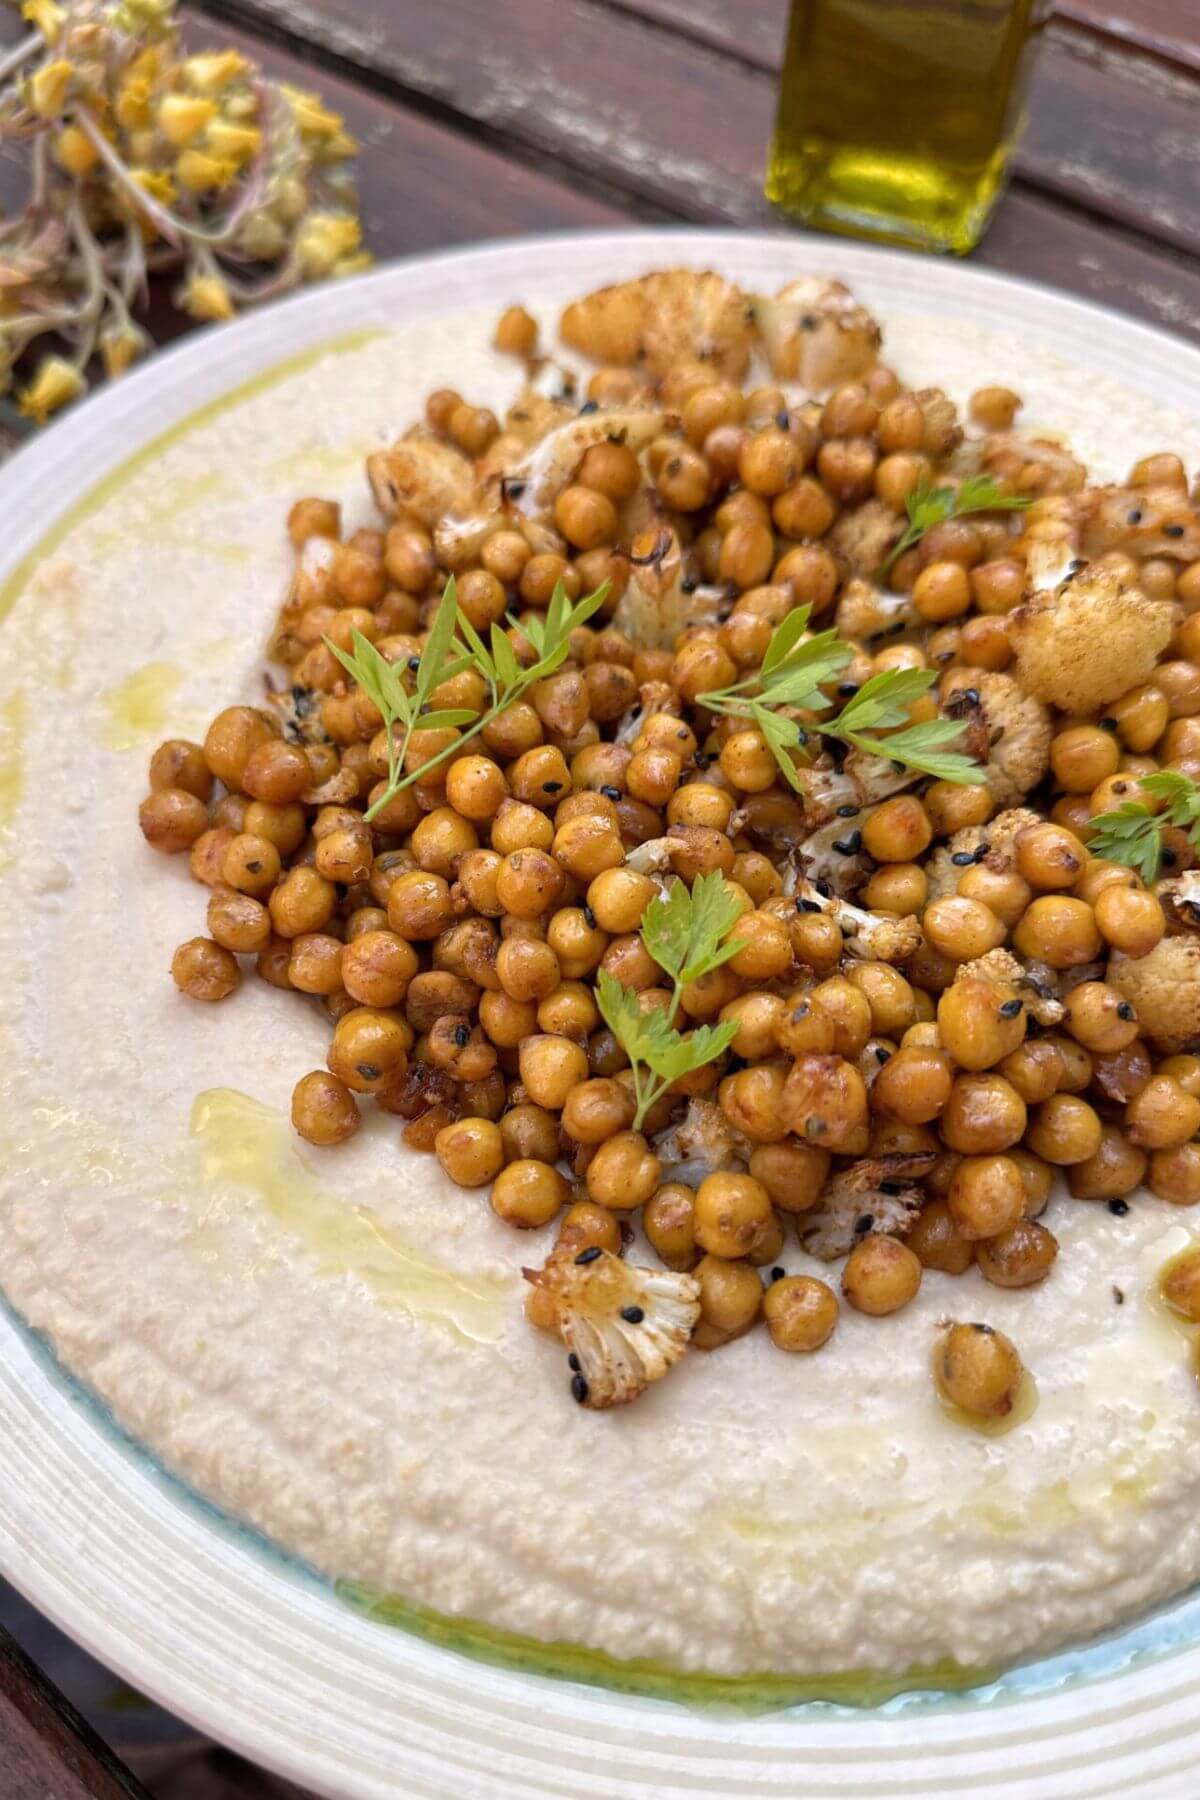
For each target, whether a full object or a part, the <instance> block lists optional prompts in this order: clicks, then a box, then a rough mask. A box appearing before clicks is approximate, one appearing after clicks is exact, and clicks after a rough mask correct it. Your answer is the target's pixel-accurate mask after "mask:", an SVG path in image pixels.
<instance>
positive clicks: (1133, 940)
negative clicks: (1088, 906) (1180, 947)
mask: <svg viewBox="0 0 1200 1800" xmlns="http://www.w3.org/2000/svg"><path fill="white" fill-rule="evenodd" d="M1093 910H1094V916H1095V920H1096V924H1097V926H1098V928H1099V932H1100V936H1101V937H1102V938H1103V939H1104V942H1105V943H1106V944H1109V945H1110V946H1111V947H1112V948H1113V949H1114V950H1121V951H1123V952H1124V954H1125V955H1126V956H1146V955H1148V954H1149V952H1150V951H1151V950H1153V948H1154V946H1155V945H1156V944H1157V943H1158V942H1159V940H1160V939H1161V938H1162V936H1163V933H1164V932H1165V931H1166V928H1167V922H1166V919H1165V917H1164V916H1163V909H1162V907H1161V905H1160V904H1159V902H1158V900H1157V899H1156V898H1155V896H1154V895H1153V894H1150V893H1147V892H1145V890H1143V889H1137V888H1127V887H1121V886H1118V885H1116V884H1114V885H1113V886H1111V887H1107V888H1105V889H1104V890H1103V892H1102V893H1100V894H1098V895H1097V897H1096V901H1095V906H1094V909H1093Z"/></svg>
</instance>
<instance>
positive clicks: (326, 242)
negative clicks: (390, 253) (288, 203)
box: [296, 212, 362, 281]
mask: <svg viewBox="0 0 1200 1800" xmlns="http://www.w3.org/2000/svg"><path fill="white" fill-rule="evenodd" d="M361 242H362V227H361V226H360V225H359V222H358V220H357V219H356V218H354V217H353V216H352V215H351V214H350V213H331V212H312V213H309V215H308V217H307V218H306V219H305V220H304V222H303V224H302V225H301V227H300V229H299V231H298V232H297V234H296V258H297V261H298V262H299V264H300V267H301V269H302V270H303V272H304V275H305V278H306V279H307V280H309V281H317V280H319V279H320V278H321V277H322V276H323V275H331V274H332V273H333V270H334V268H335V267H336V265H337V264H338V263H339V262H341V260H342V259H343V258H344V257H347V256H351V255H352V254H353V253H354V251H356V250H357V249H358V247H359V244H360V243H361Z"/></svg>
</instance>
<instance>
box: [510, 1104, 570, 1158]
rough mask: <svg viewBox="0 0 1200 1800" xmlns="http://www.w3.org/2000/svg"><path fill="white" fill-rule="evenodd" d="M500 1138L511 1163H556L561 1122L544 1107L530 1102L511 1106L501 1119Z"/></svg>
mask: <svg viewBox="0 0 1200 1800" xmlns="http://www.w3.org/2000/svg"><path fill="white" fill-rule="evenodd" d="M500 1136H501V1138H502V1139H503V1142H504V1155H505V1158H506V1160H507V1161H508V1162H548V1163H553V1162H554V1161H556V1160H557V1157H558V1120H557V1119H556V1118H554V1116H553V1115H552V1114H551V1113H548V1112H546V1110H545V1109H544V1107H541V1106H533V1105H531V1104H530V1103H529V1102H524V1103H523V1104H521V1105H519V1106H513V1107H510V1108H509V1110H508V1111H507V1112H506V1113H505V1114H504V1116H503V1117H502V1118H501V1120H500Z"/></svg>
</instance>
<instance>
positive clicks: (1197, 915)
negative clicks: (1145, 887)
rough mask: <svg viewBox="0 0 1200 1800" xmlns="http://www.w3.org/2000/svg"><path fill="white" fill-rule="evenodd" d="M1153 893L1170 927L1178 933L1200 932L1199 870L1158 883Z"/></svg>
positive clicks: (1190, 870)
mask: <svg viewBox="0 0 1200 1800" xmlns="http://www.w3.org/2000/svg"><path fill="white" fill-rule="evenodd" d="M1154 892H1155V893H1156V894H1157V896H1158V899H1159V903H1160V904H1161V906H1162V909H1163V911H1164V912H1165V913H1166V915H1167V917H1168V919H1170V921H1171V923H1172V925H1174V926H1176V927H1177V928H1178V929H1179V930H1180V931H1196V930H1200V869H1188V870H1187V872H1186V873H1185V874H1183V875H1172V876H1171V877H1170V879H1169V880H1167V881H1160V882H1159V884H1158V886H1157V887H1156V888H1155V890H1154Z"/></svg>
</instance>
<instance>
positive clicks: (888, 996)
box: [846, 962, 917, 1037]
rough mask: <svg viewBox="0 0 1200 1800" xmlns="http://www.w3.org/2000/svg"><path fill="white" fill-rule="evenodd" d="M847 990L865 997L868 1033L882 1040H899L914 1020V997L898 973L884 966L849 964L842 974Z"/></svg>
mask: <svg viewBox="0 0 1200 1800" xmlns="http://www.w3.org/2000/svg"><path fill="white" fill-rule="evenodd" d="M846 979H847V981H848V982H849V983H850V985H851V987H855V988H857V989H858V991H859V993H860V994H863V995H865V997H866V1001H867V1005H868V1006H869V1007H870V1009H871V1030H872V1031H873V1032H874V1033H876V1035H878V1036H882V1037H899V1036H900V1035H901V1033H902V1032H904V1031H907V1029H908V1027H909V1026H910V1025H911V1024H912V1023H913V1021H914V1020H915V1018H916V1016H917V1015H916V995H915V993H914V992H913V988H912V984H911V983H910V982H908V981H906V980H905V978H904V976H903V975H902V974H901V973H900V971H899V969H893V968H892V967H891V965H890V964H889V963H884V962H852V963H850V965H849V966H848V968H847V970H846Z"/></svg>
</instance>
